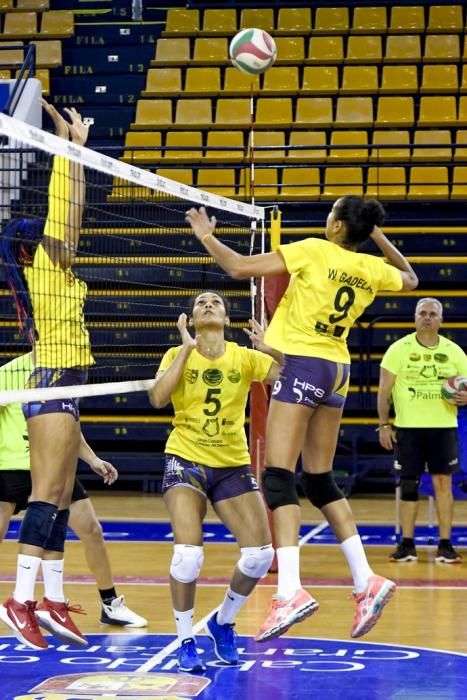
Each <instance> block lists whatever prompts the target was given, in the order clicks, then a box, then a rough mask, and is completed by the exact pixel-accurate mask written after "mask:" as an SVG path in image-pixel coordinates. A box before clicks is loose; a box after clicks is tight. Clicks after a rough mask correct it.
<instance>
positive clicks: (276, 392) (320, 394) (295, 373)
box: [272, 355, 350, 408]
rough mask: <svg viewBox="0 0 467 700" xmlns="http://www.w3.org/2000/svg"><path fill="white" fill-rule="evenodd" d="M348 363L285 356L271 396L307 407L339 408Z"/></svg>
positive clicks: (344, 392) (348, 371)
mask: <svg viewBox="0 0 467 700" xmlns="http://www.w3.org/2000/svg"><path fill="white" fill-rule="evenodd" d="M349 373H350V365H343V364H341V363H340V362H331V361H330V360H323V359H321V358H320V357H304V356H302V355H285V356H284V364H283V365H282V367H281V371H280V374H279V377H278V379H277V380H276V383H275V384H274V388H273V390H272V398H273V399H275V400H276V401H284V403H296V404H301V405H303V406H309V407H310V408H316V407H317V406H320V405H323V406H330V407H331V408H341V407H342V406H343V405H344V403H345V398H346V396H347V389H348V381H349Z"/></svg>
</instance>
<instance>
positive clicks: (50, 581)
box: [42, 559, 65, 603]
mask: <svg viewBox="0 0 467 700" xmlns="http://www.w3.org/2000/svg"><path fill="white" fill-rule="evenodd" d="M42 576H43V577H44V596H45V597H46V598H48V599H49V600H53V601H55V602H56V603H64V602H65V596H64V594H63V559H43V560H42Z"/></svg>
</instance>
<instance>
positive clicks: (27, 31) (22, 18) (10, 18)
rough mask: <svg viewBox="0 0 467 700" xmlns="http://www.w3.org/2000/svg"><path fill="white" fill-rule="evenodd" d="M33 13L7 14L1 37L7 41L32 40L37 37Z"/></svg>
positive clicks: (35, 20) (35, 19) (34, 14)
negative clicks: (7, 39)
mask: <svg viewBox="0 0 467 700" xmlns="http://www.w3.org/2000/svg"><path fill="white" fill-rule="evenodd" d="M37 33H38V32H37V15H36V13H35V12H18V13H16V12H7V14H6V15H5V21H4V24H3V33H2V37H6V38H9V39H32V37H34V36H36V35H37Z"/></svg>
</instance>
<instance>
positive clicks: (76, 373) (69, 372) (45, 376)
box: [23, 367, 88, 421]
mask: <svg viewBox="0 0 467 700" xmlns="http://www.w3.org/2000/svg"><path fill="white" fill-rule="evenodd" d="M87 376H88V373H87V371H86V370H83V369H49V368H47V367H36V368H35V369H34V370H33V371H32V373H31V375H30V377H29V379H28V382H27V384H26V389H38V388H42V387H48V386H74V385H75V384H85V383H86V380H87ZM78 403H79V399H53V400H51V401H31V402H30V403H23V415H24V417H25V418H26V420H28V418H34V416H40V415H44V414H45V413H70V414H71V415H72V416H73V418H74V419H75V421H79V409H78Z"/></svg>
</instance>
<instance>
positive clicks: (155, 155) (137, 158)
mask: <svg viewBox="0 0 467 700" xmlns="http://www.w3.org/2000/svg"><path fill="white" fill-rule="evenodd" d="M132 147H133V148H134V147H138V148H141V149H142V148H143V147H144V148H146V149H147V150H133V149H132ZM126 149H128V150H126ZM150 149H152V150H150ZM161 157H162V136H161V132H160V131H128V132H127V134H126V135H125V150H124V151H123V160H126V161H129V162H130V163H136V164H137V165H141V164H143V163H153V162H156V161H159V160H160V159H161Z"/></svg>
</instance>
